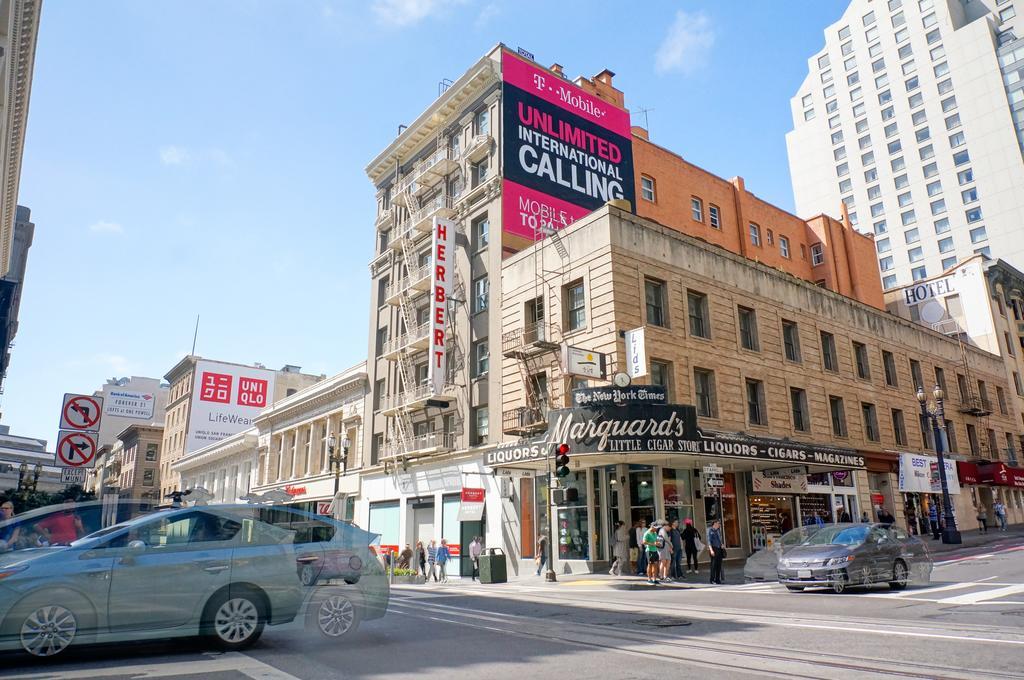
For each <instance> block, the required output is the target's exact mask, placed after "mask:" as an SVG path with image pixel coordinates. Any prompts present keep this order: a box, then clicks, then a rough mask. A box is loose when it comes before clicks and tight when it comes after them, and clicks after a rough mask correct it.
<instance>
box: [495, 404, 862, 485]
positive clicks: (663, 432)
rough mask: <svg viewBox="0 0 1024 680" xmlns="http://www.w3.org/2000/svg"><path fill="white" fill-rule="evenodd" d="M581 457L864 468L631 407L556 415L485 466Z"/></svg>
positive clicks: (676, 410) (676, 411)
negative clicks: (557, 453) (677, 457)
mask: <svg viewBox="0 0 1024 680" xmlns="http://www.w3.org/2000/svg"><path fill="white" fill-rule="evenodd" d="M563 442H564V443H567V444H569V446H570V447H571V449H572V453H573V455H578V454H608V453H612V454H630V453H635V454H642V453H660V454H684V455H695V456H709V457H710V456H714V457H723V458H741V459H746V460H754V461H763V462H781V463H789V464H794V463H796V464H804V465H824V466H830V467H839V468H845V469H854V468H863V467H864V457H863V456H861V455H859V454H857V453H856V452H854V451H849V450H846V449H834V448H831V447H821V446H814V445H813V444H804V443H798V442H782V441H775V440H770V439H758V438H754V437H745V436H742V435H740V436H733V435H719V434H716V433H703V432H701V431H700V430H699V429H698V428H697V412H696V409H695V408H694V407H693V406H688V405H679V404H669V405H660V406H659V405H650V404H627V405H624V406H596V407H591V408H573V409H562V410H558V411H552V412H551V413H550V414H549V415H548V430H547V432H546V433H545V434H543V435H541V436H538V437H534V438H533V439H526V440H522V441H519V442H516V443H514V444H507V445H503V446H499V447H497V448H495V449H492V450H490V451H488V452H487V453H486V455H485V458H484V464H485V465H488V466H495V465H514V464H515V463H517V462H526V461H531V460H539V459H544V458H547V457H548V456H550V455H551V449H552V446H553V445H554V444H560V443H563Z"/></svg>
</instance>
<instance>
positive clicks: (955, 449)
mask: <svg viewBox="0 0 1024 680" xmlns="http://www.w3.org/2000/svg"><path fill="white" fill-rule="evenodd" d="M946 446H947V447H948V450H949V452H950V453H959V451H960V447H959V446H958V445H957V443H956V426H955V425H954V424H953V421H952V420H947V421H946Z"/></svg>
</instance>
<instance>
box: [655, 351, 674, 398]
mask: <svg viewBox="0 0 1024 680" xmlns="http://www.w3.org/2000/svg"><path fill="white" fill-rule="evenodd" d="M651 384H652V385H657V386H658V387H664V388H665V391H666V392H667V393H668V395H669V401H670V403H671V399H672V364H671V363H669V362H668V361H660V360H658V359H651Z"/></svg>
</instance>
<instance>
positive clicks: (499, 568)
mask: <svg viewBox="0 0 1024 680" xmlns="http://www.w3.org/2000/svg"><path fill="white" fill-rule="evenodd" d="M506 581H508V565H507V564H506V562H505V552H504V551H503V550H502V549H501V548H488V549H487V554H486V555H480V583H505V582H506Z"/></svg>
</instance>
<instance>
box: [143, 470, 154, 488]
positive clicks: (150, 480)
mask: <svg viewBox="0 0 1024 680" xmlns="http://www.w3.org/2000/svg"><path fill="white" fill-rule="evenodd" d="M155 477H156V470H153V469H152V468H150V469H147V470H143V471H142V486H153V485H154V484H155Z"/></svg>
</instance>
